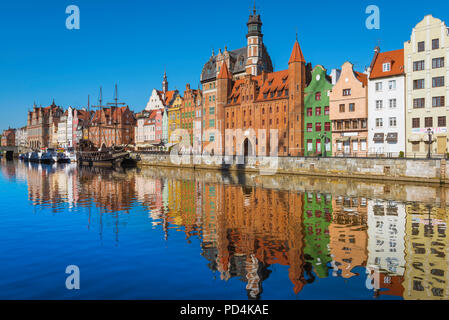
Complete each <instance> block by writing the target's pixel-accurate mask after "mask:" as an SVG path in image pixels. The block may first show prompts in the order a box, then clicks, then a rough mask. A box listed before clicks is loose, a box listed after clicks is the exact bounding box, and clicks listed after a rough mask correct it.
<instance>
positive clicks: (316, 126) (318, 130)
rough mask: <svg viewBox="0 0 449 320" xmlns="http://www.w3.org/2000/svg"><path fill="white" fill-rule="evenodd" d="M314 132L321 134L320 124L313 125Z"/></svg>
mask: <svg viewBox="0 0 449 320" xmlns="http://www.w3.org/2000/svg"><path fill="white" fill-rule="evenodd" d="M315 131H317V132H321V122H317V123H315Z"/></svg>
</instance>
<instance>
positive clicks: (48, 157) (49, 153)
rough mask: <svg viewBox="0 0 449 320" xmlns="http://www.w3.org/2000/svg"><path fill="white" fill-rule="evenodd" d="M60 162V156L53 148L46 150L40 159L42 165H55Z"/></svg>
mask: <svg viewBox="0 0 449 320" xmlns="http://www.w3.org/2000/svg"><path fill="white" fill-rule="evenodd" d="M57 160H58V155H57V152H56V151H55V149H52V148H48V149H47V150H46V152H43V153H42V155H41V157H40V162H41V163H49V164H52V163H55V162H57Z"/></svg>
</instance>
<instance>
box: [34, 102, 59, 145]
mask: <svg viewBox="0 0 449 320" xmlns="http://www.w3.org/2000/svg"><path fill="white" fill-rule="evenodd" d="M63 113H64V111H63V110H62V108H61V107H59V106H57V105H56V104H55V101H54V100H53V103H52V104H51V105H50V106H48V107H45V108H42V107H39V108H38V107H36V105H34V107H33V111H29V112H28V121H27V133H28V146H29V147H30V148H32V149H40V148H48V147H50V146H52V142H53V140H54V138H55V137H56V139H55V140H56V141H57V128H58V123H59V119H60V118H61V116H62V115H63Z"/></svg>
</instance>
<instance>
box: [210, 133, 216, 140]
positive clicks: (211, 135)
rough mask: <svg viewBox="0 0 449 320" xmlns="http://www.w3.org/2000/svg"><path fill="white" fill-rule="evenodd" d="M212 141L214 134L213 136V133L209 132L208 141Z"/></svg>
mask: <svg viewBox="0 0 449 320" xmlns="http://www.w3.org/2000/svg"><path fill="white" fill-rule="evenodd" d="M213 141H215V136H214V134H213V133H211V134H210V135H209V142H213Z"/></svg>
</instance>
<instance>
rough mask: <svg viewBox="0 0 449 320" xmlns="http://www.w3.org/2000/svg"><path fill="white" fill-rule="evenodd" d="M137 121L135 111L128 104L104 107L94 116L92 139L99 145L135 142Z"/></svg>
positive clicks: (90, 130)
mask: <svg viewBox="0 0 449 320" xmlns="http://www.w3.org/2000/svg"><path fill="white" fill-rule="evenodd" d="M135 123H136V118H135V116H134V113H133V112H132V111H131V110H129V107H128V106H124V107H115V106H112V107H102V108H101V109H99V110H97V111H96V112H95V114H94V116H93V118H92V123H91V126H90V128H89V137H90V140H91V141H92V142H93V143H94V145H95V146H97V147H101V146H103V145H105V146H106V147H111V146H114V145H115V146H120V145H128V144H134V138H135V136H134V128H135Z"/></svg>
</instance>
